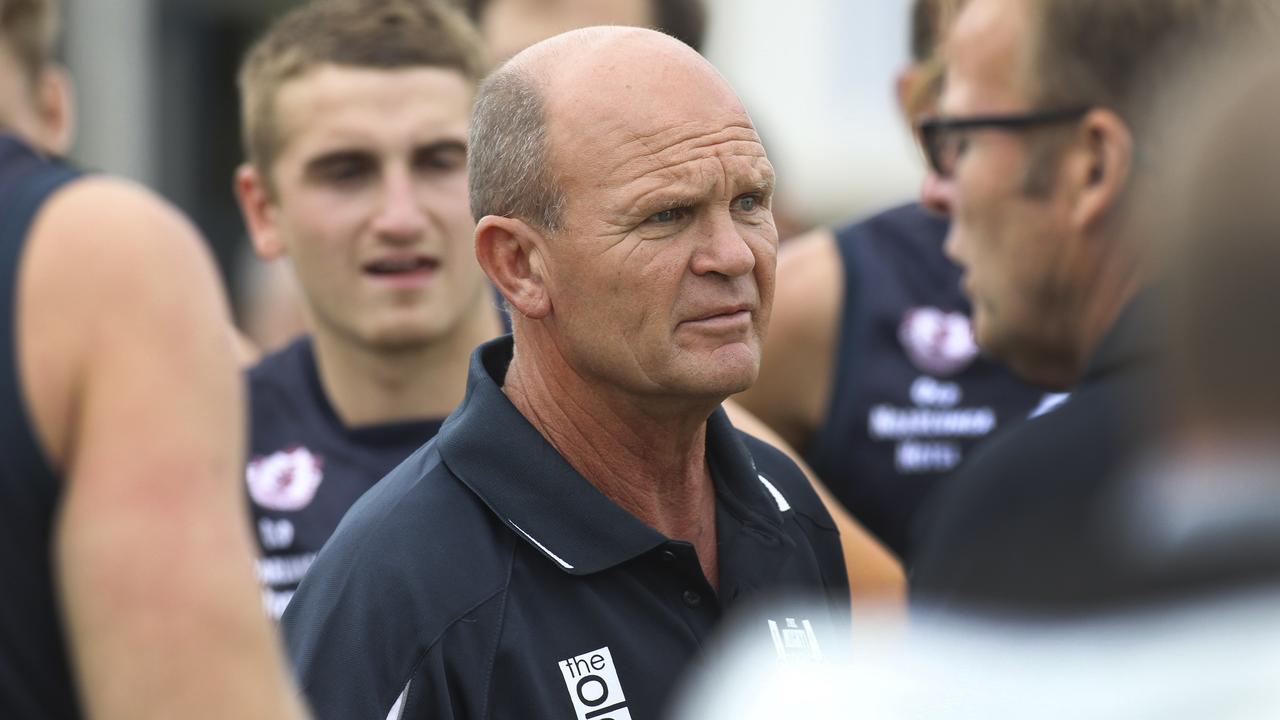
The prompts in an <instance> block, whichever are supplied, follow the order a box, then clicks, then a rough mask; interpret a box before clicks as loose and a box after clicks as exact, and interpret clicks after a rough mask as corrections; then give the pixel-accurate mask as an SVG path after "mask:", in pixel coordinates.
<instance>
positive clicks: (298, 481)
mask: <svg viewBox="0 0 1280 720" xmlns="http://www.w3.org/2000/svg"><path fill="white" fill-rule="evenodd" d="M248 380H249V405H250V411H251V415H250V443H249V445H250V447H249V460H248V466H247V467H246V469H245V481H246V483H247V486H248V493H249V501H250V505H251V507H252V510H253V524H254V534H255V536H256V537H257V540H258V552H259V560H258V576H259V578H260V580H261V581H262V584H263V591H264V593H265V597H266V604H267V607H268V609H269V610H270V612H271V613H272V615H273V616H274V617H276V618H279V617H280V615H281V614H282V613H283V612H284V608H285V606H286V605H287V604H288V602H289V599H290V598H292V597H293V592H294V590H296V589H297V587H298V582H299V581H300V580H302V576H303V575H304V574H305V573H306V571H307V569H308V568H310V567H311V563H312V561H313V560H315V557H316V553H317V552H319V550H320V548H321V546H323V545H324V543H325V541H326V540H328V539H329V536H330V535H331V534H333V530H334V528H336V527H338V521H340V520H341V519H342V516H343V515H344V514H346V512H347V509H348V508H350V507H351V506H352V505H353V504H354V503H355V501H356V500H357V499H359V497H360V496H361V495H363V494H364V492H365V491H366V490H368V489H369V488H371V487H373V485H374V483H376V482H378V481H379V480H381V479H382V477H383V476H384V475H386V474H387V473H388V472H390V471H391V470H392V469H394V468H395V467H396V466H397V465H399V464H400V462H401V461H403V460H404V459H405V458H407V457H409V455H411V454H413V452H414V451H415V450H417V449H418V448H419V447H420V446H422V445H423V444H424V443H426V442H427V441H428V440H430V439H431V438H433V437H435V435H436V432H437V431H438V430H439V429H440V424H441V423H442V422H443V421H444V418H438V419H434V420H420V421H406V422H395V423H386V424H380V425H370V426H363V427H347V426H346V425H344V424H343V422H342V421H341V420H340V419H339V418H338V416H337V413H335V412H334V410H333V407H332V406H331V405H330V404H329V400H328V397H327V396H326V395H325V392H324V387H323V386H322V385H321V383H320V374H319V371H318V370H317V368H316V360H315V355H314V353H313V350H312V347H311V340H310V338H305V337H304V338H301V339H299V340H296V341H294V342H293V343H292V344H291V345H289V346H288V347H286V348H284V349H283V350H280V351H279V352H276V353H273V354H271V355H268V356H267V357H265V358H263V359H262V361H261V362H259V363H258V364H257V365H255V366H254V367H253V368H251V369H250V370H249V371H248Z"/></svg>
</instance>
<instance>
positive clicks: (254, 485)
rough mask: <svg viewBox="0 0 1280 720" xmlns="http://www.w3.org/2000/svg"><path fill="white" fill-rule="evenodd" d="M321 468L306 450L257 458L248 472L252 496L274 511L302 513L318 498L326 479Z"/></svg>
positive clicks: (247, 476)
mask: <svg viewBox="0 0 1280 720" xmlns="http://www.w3.org/2000/svg"><path fill="white" fill-rule="evenodd" d="M321 465H322V463H321V461H320V458H318V457H316V456H315V455H312V454H311V451H310V450H308V449H306V448H304V447H297V448H292V449H289V450H281V451H280V452H275V453H272V454H270V455H267V456H265V457H259V458H254V459H253V460H252V461H251V462H250V463H249V466H248V468H246V470H245V480H246V481H247V482H248V483H249V496H250V497H252V498H253V501H254V502H255V503H257V504H258V505H260V506H262V507H264V508H267V509H270V510H280V511H293V510H301V509H302V508H304V507H306V506H307V505H309V504H310V503H311V500H312V499H314V498H315V496H316V489H317V488H319V487H320V481H321V480H322V479H323V477H324V475H323V473H322V472H321Z"/></svg>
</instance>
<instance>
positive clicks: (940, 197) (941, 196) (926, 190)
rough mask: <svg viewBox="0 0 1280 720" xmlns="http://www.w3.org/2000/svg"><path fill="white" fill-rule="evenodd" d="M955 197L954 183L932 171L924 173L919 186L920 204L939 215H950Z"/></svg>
mask: <svg viewBox="0 0 1280 720" xmlns="http://www.w3.org/2000/svg"><path fill="white" fill-rule="evenodd" d="M954 197H955V182H954V181H952V180H950V179H948V178H944V177H942V176H941V175H939V174H938V173H936V172H934V171H933V170H928V171H927V172H925V175H924V181H923V182H922V183H921V184H920V203H921V204H922V205H924V206H925V207H926V208H928V209H929V210H932V211H933V212H936V213H938V214H940V215H947V216H950V215H951V208H952V205H953V200H954Z"/></svg>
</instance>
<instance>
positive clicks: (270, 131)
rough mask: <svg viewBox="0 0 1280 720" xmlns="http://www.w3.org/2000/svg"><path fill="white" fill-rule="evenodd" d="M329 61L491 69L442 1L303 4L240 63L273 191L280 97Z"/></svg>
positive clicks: (472, 72)
mask: <svg viewBox="0 0 1280 720" xmlns="http://www.w3.org/2000/svg"><path fill="white" fill-rule="evenodd" d="M0 1H3V0H0ZM326 64H333V65H342V66H348V67H359V68H375V69H386V70H393V69H402V68H414V67H436V68H446V69H451V70H456V71H458V73H460V74H461V75H462V76H463V77H464V78H466V79H467V80H468V81H469V82H470V83H471V84H472V85H478V84H479V83H480V80H481V79H482V78H483V77H484V73H485V70H486V64H485V58H484V50H483V45H482V42H481V40H480V37H479V35H478V33H477V32H476V31H475V29H474V28H473V27H472V25H471V23H470V22H469V21H468V20H467V19H466V17H465V16H463V15H462V13H461V12H460V11H458V10H455V9H454V8H452V7H451V6H449V5H447V4H445V3H443V2H441V1H440V0H317V1H315V2H310V3H307V4H305V5H303V6H301V7H299V8H297V9H296V10H294V11H292V12H290V13H288V14H287V15H285V16H284V17H282V18H280V19H279V20H278V21H277V22H276V23H275V24H273V25H272V26H271V28H270V29H269V30H268V31H267V34H266V35H265V36H264V37H263V38H262V39H260V40H259V41H258V42H257V43H256V44H255V45H254V46H253V48H252V49H251V50H250V51H249V53H248V55H246V56H245V59H244V62H243V64H242V65H241V66H240V76H239V85H240V99H241V132H242V138H243V142H244V150H245V155H246V156H247V157H248V159H249V162H251V163H253V164H254V165H255V166H256V167H257V168H258V169H259V171H261V172H262V174H263V176H264V177H265V178H267V186H268V189H269V190H271V189H272V183H271V179H270V178H271V173H270V169H271V165H272V164H273V162H274V161H275V158H276V156H277V154H278V153H279V152H280V148H281V147H282V146H283V144H284V142H285V140H286V138H281V137H280V132H279V127H278V125H277V122H276V121H277V118H276V115H275V99H276V96H277V95H278V94H279V92H280V88H281V87H282V86H283V85H285V84H286V83H288V82H289V81H290V80H294V79H296V78H298V77H301V76H302V75H305V74H306V73H308V72H310V71H312V70H314V69H315V68H317V67H319V66H321V65H326Z"/></svg>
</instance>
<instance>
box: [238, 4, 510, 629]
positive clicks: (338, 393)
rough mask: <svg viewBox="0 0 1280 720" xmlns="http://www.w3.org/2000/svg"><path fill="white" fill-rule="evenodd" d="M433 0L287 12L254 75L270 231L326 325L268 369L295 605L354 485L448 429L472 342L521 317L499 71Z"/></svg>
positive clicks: (313, 320)
mask: <svg viewBox="0 0 1280 720" xmlns="http://www.w3.org/2000/svg"><path fill="white" fill-rule="evenodd" d="M484 69H485V65H484V62H483V60H482V50H481V45H480V40H479V38H478V37H477V36H476V34H475V32H474V30H472V28H471V27H470V25H469V24H468V22H467V20H466V18H464V17H462V16H461V14H460V13H457V12H454V11H452V10H450V9H449V8H447V7H445V6H444V5H442V4H441V3H439V2H435V1H434V0H322V1H319V2H313V3H310V4H306V5H303V6H302V7H300V8H298V9H297V10H294V11H293V12H291V13H290V14H288V15H286V16H285V17H283V18H281V19H280V20H279V21H278V22H277V23H276V24H275V25H273V26H272V28H271V29H270V30H269V32H268V33H267V35H266V36H265V37H264V38H262V40H261V41H259V42H258V44H257V45H256V46H255V47H254V48H253V49H252V51H251V52H250V53H249V55H248V56H247V57H246V59H245V62H244V66H243V69H242V72H241V76H240V86H241V93H242V97H243V98H244V104H243V111H244V137H245V145H246V149H247V153H248V157H249V161H248V162H247V163H246V164H245V165H243V166H242V167H241V168H240V170H239V172H238V173H237V175H236V190H237V193H238V195H239V199H240V203H241V208H242V210H243V212H244V216H245V219H246V222H247V224H248V226H249V231H250V234H251V235H252V238H253V243H254V247H255V248H256V250H257V252H258V254H259V255H260V256H262V257H263V258H264V259H266V260H275V259H278V258H284V257H287V258H289V260H290V261H291V264H292V267H293V270H294V272H295V273H296V276H297V279H298V284H299V287H300V288H301V291H302V298H303V302H304V305H305V309H306V312H307V315H308V319H309V321H310V322H309V325H310V327H311V333H310V335H308V336H307V337H304V338H302V339H300V340H298V341H296V342H295V343H293V344H292V345H290V346H288V347H287V348H285V349H283V350H281V351H280V352H278V353H275V354H272V355H270V356H268V357H266V358H264V359H263V360H262V361H261V362H260V363H259V364H258V365H256V366H255V367H253V368H252V369H250V370H249V392H250V405H251V409H252V417H251V424H252V430H251V448H250V459H249V464H248V467H247V470H246V481H247V483H248V490H249V497H250V499H251V501H252V507H253V513H254V520H255V524H254V527H255V530H256V531H257V534H258V541H259V545H260V548H261V553H262V556H263V557H262V560H261V561H260V564H259V571H260V575H261V578H262V580H263V582H264V583H265V585H266V586H267V599H268V605H269V607H270V609H271V611H272V613H273V614H274V615H275V616H277V617H278V616H279V615H280V614H281V613H282V612H283V610H284V607H285V605H286V604H287V603H288V601H289V598H290V597H291V596H292V593H293V590H294V588H295V587H296V586H297V583H298V581H299V580H300V579H301V578H302V575H303V574H304V573H305V572H306V570H307V568H308V566H309V565H310V564H311V561H312V559H313V558H314V557H315V554H316V552H317V551H318V550H319V549H320V546H321V545H323V544H324V542H325V541H326V540H327V539H328V537H329V534H330V533H331V532H333V529H334V528H335V527H336V526H337V524H338V521H339V520H340V519H341V518H342V515H343V514H344V513H345V512H346V510H347V508H349V507H350V506H351V504H352V503H353V502H355V500H356V499H357V498H358V497H360V495H362V494H363V493H364V492H365V491H366V490H368V489H369V488H370V487H372V486H373V485H374V483H376V482H377V481H378V480H379V479H381V478H382V476H383V475H385V474H386V473H387V472H388V471H389V470H391V469H392V468H393V467H395V466H396V465H397V464H398V463H399V462H400V461H401V460H403V459H404V458H406V457H407V456H408V455H409V454H410V453H412V452H413V451H414V450H416V449H417V448H418V447H419V446H420V445H422V444H423V443H425V442H426V441H428V440H430V439H431V437H432V436H434V435H435V433H436V431H437V430H438V429H439V427H440V422H441V421H442V420H443V419H444V417H445V416H446V415H448V414H449V412H450V411H452V410H453V408H454V407H455V406H456V405H457V404H458V402H459V401H460V400H461V399H462V396H463V392H464V390H465V386H466V369H467V359H468V357H469V356H470V353H471V350H472V349H473V348H474V347H475V346H476V345H478V344H480V343H482V342H484V341H486V340H489V339H491V338H493V337H494V336H496V335H498V334H499V333H501V332H502V328H503V322H502V318H501V315H500V312H499V310H498V309H497V307H496V305H495V301H494V295H493V292H492V289H491V287H490V285H489V284H488V282H487V281H486V280H485V278H484V274H483V273H482V272H481V271H480V268H479V266H478V265H477V264H476V262H475V258H474V254H473V250H472V231H473V229H474V227H475V224H474V222H473V221H472V219H471V212H470V208H469V206H468V203H467V173H466V158H467V128H468V124H469V121H470V115H471V102H472V97H473V95H474V93H475V88H476V85H477V83H478V82H479V81H480V78H481V77H482V75H483V73H484Z"/></svg>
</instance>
